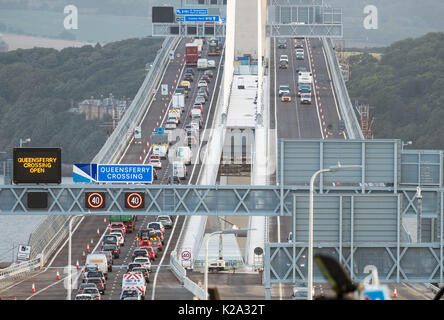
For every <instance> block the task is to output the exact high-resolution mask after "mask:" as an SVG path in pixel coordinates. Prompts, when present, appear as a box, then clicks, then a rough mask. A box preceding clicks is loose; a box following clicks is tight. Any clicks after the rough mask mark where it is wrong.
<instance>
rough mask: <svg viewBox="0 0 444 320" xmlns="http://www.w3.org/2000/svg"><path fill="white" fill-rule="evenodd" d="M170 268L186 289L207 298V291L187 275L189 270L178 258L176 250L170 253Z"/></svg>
mask: <svg viewBox="0 0 444 320" xmlns="http://www.w3.org/2000/svg"><path fill="white" fill-rule="evenodd" d="M170 269H171V271H172V272H173V273H174V275H175V276H176V277H177V279H178V280H179V281H180V283H182V284H183V286H184V288H185V289H187V290H188V291H190V292H191V293H192V294H194V295H195V296H196V297H197V298H199V300H205V291H204V290H203V289H202V288H201V287H199V286H198V285H197V284H196V283H195V282H193V281H192V280H191V279H189V278H188V277H187V270H186V269H185V268H184V267H182V265H181V264H180V263H179V262H178V261H177V260H176V255H175V252H174V251H173V252H171V254H170Z"/></svg>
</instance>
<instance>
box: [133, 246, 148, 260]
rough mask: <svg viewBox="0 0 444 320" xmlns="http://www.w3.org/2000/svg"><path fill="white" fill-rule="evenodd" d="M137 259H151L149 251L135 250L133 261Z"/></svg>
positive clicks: (143, 249)
mask: <svg viewBox="0 0 444 320" xmlns="http://www.w3.org/2000/svg"><path fill="white" fill-rule="evenodd" d="M137 257H146V258H149V257H150V255H149V253H148V250H147V249H145V248H137V249H134V251H133V255H132V258H133V260H134V259H135V258H137Z"/></svg>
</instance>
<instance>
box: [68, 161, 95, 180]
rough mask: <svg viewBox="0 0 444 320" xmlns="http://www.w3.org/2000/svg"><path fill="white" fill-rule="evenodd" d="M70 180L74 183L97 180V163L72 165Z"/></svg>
mask: <svg viewBox="0 0 444 320" xmlns="http://www.w3.org/2000/svg"><path fill="white" fill-rule="evenodd" d="M72 180H73V181H74V183H94V182H97V165H96V164H91V163H88V164H75V165H73V167H72Z"/></svg>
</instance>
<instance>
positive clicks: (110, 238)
mask: <svg viewBox="0 0 444 320" xmlns="http://www.w3.org/2000/svg"><path fill="white" fill-rule="evenodd" d="M105 244H115V245H116V246H118V247H120V241H119V238H118V237H117V236H116V235H111V234H107V235H105V236H104V237H103V240H102V245H105Z"/></svg>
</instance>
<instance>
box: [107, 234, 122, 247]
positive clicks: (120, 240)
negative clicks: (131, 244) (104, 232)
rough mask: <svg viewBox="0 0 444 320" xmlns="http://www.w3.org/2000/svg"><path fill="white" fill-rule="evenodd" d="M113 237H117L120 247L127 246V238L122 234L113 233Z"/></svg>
mask: <svg viewBox="0 0 444 320" xmlns="http://www.w3.org/2000/svg"><path fill="white" fill-rule="evenodd" d="M110 235H111V236H116V237H117V240H119V243H120V245H121V246H122V247H123V246H124V245H125V238H124V237H123V234H122V233H121V232H114V231H113V232H111V233H110Z"/></svg>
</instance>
